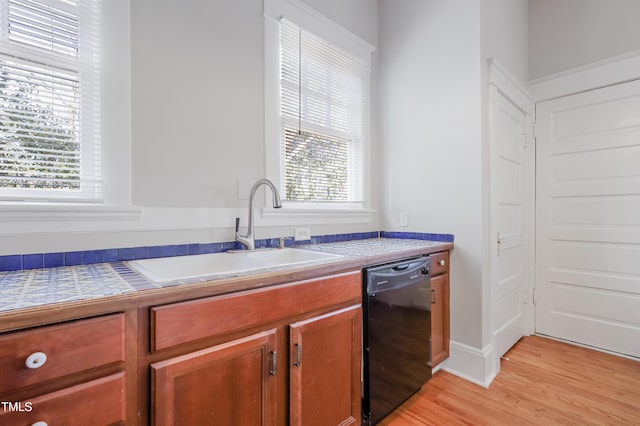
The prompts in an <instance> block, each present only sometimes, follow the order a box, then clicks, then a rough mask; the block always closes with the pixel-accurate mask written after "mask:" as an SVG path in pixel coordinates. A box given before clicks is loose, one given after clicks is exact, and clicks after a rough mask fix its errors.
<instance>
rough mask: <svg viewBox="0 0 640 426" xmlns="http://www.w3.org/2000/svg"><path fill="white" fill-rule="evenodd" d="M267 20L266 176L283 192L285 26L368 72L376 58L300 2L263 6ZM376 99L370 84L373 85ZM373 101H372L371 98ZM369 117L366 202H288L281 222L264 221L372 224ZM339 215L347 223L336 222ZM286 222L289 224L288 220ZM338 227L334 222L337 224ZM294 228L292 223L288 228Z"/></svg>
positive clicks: (267, 1)
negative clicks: (339, 52)
mask: <svg viewBox="0 0 640 426" xmlns="http://www.w3.org/2000/svg"><path fill="white" fill-rule="evenodd" d="M264 17H265V20H264V21H265V26H264V31H265V37H264V41H265V45H264V47H265V96H264V99H265V174H266V177H267V178H268V179H270V180H272V181H273V182H274V184H275V185H276V187H278V188H282V190H284V188H283V182H281V178H280V177H281V166H280V165H281V160H280V150H281V133H280V132H281V117H280V20H281V19H283V18H284V19H286V20H288V21H290V22H292V23H294V24H296V25H298V26H300V27H302V28H304V29H305V30H307V31H309V32H311V33H313V34H314V35H316V36H318V37H320V38H322V39H324V40H326V41H327V42H329V43H330V44H332V45H335V46H336V47H338V48H339V49H340V50H342V51H343V52H348V53H349V54H350V55H352V56H354V57H355V58H358V60H359V61H361V62H362V63H363V64H365V66H366V67H367V68H369V69H370V68H371V54H372V53H373V51H374V50H375V48H374V47H373V46H372V45H370V44H369V43H367V42H365V41H364V40H362V39H361V38H359V37H357V36H356V35H354V34H353V33H351V32H349V31H348V30H346V29H345V28H343V27H341V26H340V25H338V24H336V23H335V22H333V21H331V20H330V19H328V18H327V17H325V16H324V15H321V14H320V13H318V12H316V11H315V10H313V9H312V8H310V7H309V6H307V5H305V4H303V3H301V2H299V1H298V0H264ZM369 85H370V87H369V93H371V82H369ZM369 97H370V95H369ZM366 115H367V123H366V124H365V125H366V126H367V128H368V131H367V136H366V139H367V140H366V141H365V143H364V148H363V149H364V152H363V161H364V162H365V164H364V167H363V176H362V184H363V188H362V198H363V201H362V202H353V201H345V202H306V203H305V202H300V201H293V202H287V201H283V209H281V210H280V211H278V212H277V216H278V217H279V218H282V219H283V220H282V221H278V220H275V217H276V213H272V212H270V209H263V211H262V216H263V217H265V218H267V219H271V220H270V224H279V223H271V222H282V223H283V224H286V222H287V221H288V220H289V221H290V220H294V221H295V219H300V221H301V222H302V223H318V221H319V222H321V223H324V222H325V221H324V219H326V223H334V222H335V220H340V221H341V222H343V223H369V222H371V221H372V219H373V214H374V211H373V210H372V209H371V188H370V186H371V185H370V182H371V177H370V173H369V170H370V167H369V165H370V161H371V160H370V158H371V155H370V149H371V148H370V146H371V130H370V118H369V117H370V116H371V111H370V106H369V111H368V114H366ZM337 215H342V217H340V218H337V217H336V216H337ZM285 218H286V219H285ZM332 221H333V222H332ZM289 223H291V222H289Z"/></svg>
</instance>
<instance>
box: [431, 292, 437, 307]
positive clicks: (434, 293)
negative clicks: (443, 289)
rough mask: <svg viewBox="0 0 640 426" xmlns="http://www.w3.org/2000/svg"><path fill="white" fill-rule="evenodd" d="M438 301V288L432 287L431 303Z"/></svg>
mask: <svg viewBox="0 0 640 426" xmlns="http://www.w3.org/2000/svg"><path fill="white" fill-rule="evenodd" d="M435 303H436V290H435V289H432V290H431V304H435Z"/></svg>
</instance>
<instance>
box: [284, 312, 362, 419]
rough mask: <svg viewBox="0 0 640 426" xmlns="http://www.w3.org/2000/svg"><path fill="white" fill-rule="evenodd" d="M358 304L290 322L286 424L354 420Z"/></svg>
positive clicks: (356, 414)
mask: <svg viewBox="0 0 640 426" xmlns="http://www.w3.org/2000/svg"><path fill="white" fill-rule="evenodd" d="M361 333H362V309H361V306H360V305H355V306H351V307H349V308H345V309H341V310H338V311H335V312H331V313H328V314H326V315H321V316H317V317H314V318H311V319H308V320H305V321H301V322H297V323H295V324H292V325H291V326H290V339H291V340H290V344H291V360H290V362H291V366H290V368H291V370H290V392H291V400H290V407H289V411H290V424H291V425H300V426H314V425H318V426H326V425H343V426H346V425H360V423H361V421H360V417H361V414H360V413H361V408H360V407H361V395H360V394H361V385H360V377H361V367H360V362H361V358H362V353H361V351H362V343H361V341H362V336H361Z"/></svg>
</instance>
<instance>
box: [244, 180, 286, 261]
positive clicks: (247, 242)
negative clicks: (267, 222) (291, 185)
mask: <svg viewBox="0 0 640 426" xmlns="http://www.w3.org/2000/svg"><path fill="white" fill-rule="evenodd" d="M260 185H267V186H268V187H269V188H271V192H272V193H273V208H275V209H279V208H280V207H282V200H280V194H279V193H278V189H277V188H276V187H275V185H274V184H273V183H272V182H271V181H270V180H269V179H259V180H258V181H257V182H256V183H254V184H253V186H252V187H251V192H250V193H249V223H248V224H247V233H246V235H240V233H239V232H238V229H239V227H240V218H239V217H236V241H237V242H239V243H240V244H242V245H244V246H245V247H246V248H247V250H253V249H255V248H256V240H255V235H254V229H253V198H254V197H255V195H256V191H257V190H258V187H259V186H260Z"/></svg>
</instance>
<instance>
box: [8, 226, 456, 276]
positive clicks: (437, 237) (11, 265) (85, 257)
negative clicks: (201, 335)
mask: <svg viewBox="0 0 640 426" xmlns="http://www.w3.org/2000/svg"><path fill="white" fill-rule="evenodd" d="M370 238H401V239H417V240H429V241H441V242H450V243H452V242H453V235H452V234H428V233H422V232H387V231H380V232H378V231H373V232H357V233H353V234H332V235H315V236H312V237H311V240H310V241H293V240H286V241H285V245H286V246H287V247H294V246H296V245H300V244H305V245H306V244H309V243H311V244H323V243H335V242H342V241H351V240H364V239H370ZM278 244H279V238H268V239H262V240H256V248H270V247H278ZM241 247H242V246H241V245H239V243H236V242H217V243H195V244H175V245H162V246H145V247H126V248H111V249H103V250H86V251H70V252H57V253H40V254H12V255H6V256H0V271H20V270H25V269H39V268H55V267H59V266H76V265H88V264H92V263H103V262H118V261H127V260H138V259H152V258H158V257H173V256H186V255H192V254H207V253H219V252H223V251H227V250H231V249H239V248H241Z"/></svg>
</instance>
